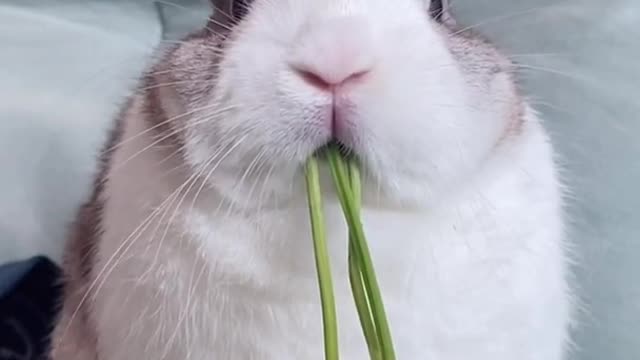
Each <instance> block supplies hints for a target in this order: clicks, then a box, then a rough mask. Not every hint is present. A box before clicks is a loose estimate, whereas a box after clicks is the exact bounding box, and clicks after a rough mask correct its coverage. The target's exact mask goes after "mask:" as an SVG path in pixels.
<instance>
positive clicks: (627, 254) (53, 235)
mask: <svg viewBox="0 0 640 360" xmlns="http://www.w3.org/2000/svg"><path fill="white" fill-rule="evenodd" d="M206 2H207V0H190V1H187V0H184V1H178V0H172V1H157V2H153V1H151V0H139V1H133V0H129V1H127V0H118V1H106V0H105V1H99V0H91V1H89V0H82V1H81V0H76V1H73V0H66V1H64V0H55V1H54V0H50V1H45V0H13V1H8V0H3V1H2V3H0V53H2V56H0V79H2V81H1V82H0V96H1V97H0V98H2V99H3V101H2V102H0V119H1V121H0V169H2V176H0V199H2V204H1V205H0V262H1V261H7V260H9V259H18V258H23V257H28V256H31V255H33V254H36V253H43V254H47V255H51V256H53V258H55V259H58V258H59V255H60V244H61V241H62V239H63V234H64V231H65V224H67V223H68V222H69V221H70V220H71V218H72V214H73V211H74V208H75V206H76V205H77V204H78V203H79V201H80V199H81V198H82V197H83V196H84V195H86V192H87V190H88V187H89V182H90V174H91V171H92V169H93V166H94V162H93V160H94V156H95V153H96V151H97V148H98V145H99V144H100V143H101V141H102V140H103V138H104V134H105V132H104V130H105V128H106V127H107V124H108V122H109V119H110V118H111V116H112V114H113V113H114V111H115V110H116V109H117V105H118V103H119V102H120V100H121V99H122V96H123V95H124V94H125V93H126V89H127V87H128V86H129V85H130V84H131V83H132V81H133V80H134V79H135V75H136V74H137V72H138V71H139V70H140V69H141V68H142V66H143V65H144V63H145V61H146V60H147V59H148V54H149V51H150V49H151V47H152V46H153V45H154V44H157V43H158V41H159V40H160V38H161V37H165V38H166V39H177V38H179V37H180V36H181V35H183V34H184V33H186V32H188V31H189V30H190V29H191V28H193V27H197V26H199V25H200V24H201V23H202V21H203V19H204V18H205V17H206V12H207V9H206V6H205V4H206ZM453 4H454V7H455V9H456V13H457V14H458V15H459V17H460V18H461V19H462V21H463V22H464V23H466V24H470V25H473V24H479V25H478V26H477V27H478V29H479V30H482V31H484V32H485V33H487V34H488V35H489V36H490V37H491V38H492V39H493V40H495V41H496V42H497V43H499V44H500V45H502V46H503V47H504V48H505V49H506V50H508V52H509V53H511V54H513V55H514V57H515V58H516V59H517V60H518V61H519V62H520V63H523V64H525V65H526V66H528V67H529V68H528V69H523V71H522V74H521V75H522V79H523V81H522V84H523V89H524V91H525V92H527V93H528V94H530V96H531V97H532V99H533V102H534V103H535V104H536V106H537V107H538V109H539V110H541V111H542V112H543V115H544V117H545V119H546V120H547V125H548V127H549V129H550V131H551V132H552V136H553V139H554V142H555V144H556V146H557V147H558V149H559V151H560V159H561V161H562V163H563V164H564V165H565V172H564V176H565V178H566V179H567V181H568V182H569V183H570V184H571V186H572V189H573V200H572V203H571V218H572V228H571V237H572V239H573V242H574V249H575V250H576V253H577V256H578V258H577V266H576V269H575V270H576V275H577V280H578V281H577V283H578V285H579V287H580V295H581V298H582V300H583V302H584V304H585V309H586V311H587V312H585V314H583V316H581V318H580V319H579V322H580V323H579V324H578V325H579V326H578V330H577V331H576V339H577V347H578V350H579V351H578V352H576V356H575V359H578V360H601V359H611V360H633V359H639V358H640V341H637V340H636V336H637V335H636V334H637V333H638V327H639V326H640V283H639V282H638V281H636V280H635V278H634V275H635V274H636V273H638V271H639V270H640V265H638V263H639V262H638V256H640V242H638V235H640V230H639V229H640V225H638V224H637V223H636V221H634V220H636V219H637V218H638V217H637V216H636V215H635V210H638V209H639V208H640V206H639V205H638V204H640V191H638V190H637V189H636V187H635V185H636V184H638V183H640V181H639V180H640V163H639V162H640V160H639V159H640V145H639V142H638V141H637V140H636V137H637V136H638V134H640V122H638V121H637V115H636V114H638V113H640V101H639V100H637V99H636V97H637V96H638V95H637V94H638V91H637V89H638V84H640V62H638V61H637V59H638V58H639V55H640V27H639V26H637V24H640V2H638V1H637V0H610V1H599V0H562V1H559V0H454V1H453ZM3 239H11V240H3Z"/></svg>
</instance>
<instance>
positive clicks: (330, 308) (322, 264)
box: [306, 157, 339, 360]
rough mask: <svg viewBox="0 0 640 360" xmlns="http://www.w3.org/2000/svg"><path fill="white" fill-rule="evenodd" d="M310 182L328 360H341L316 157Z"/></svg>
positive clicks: (308, 172)
mask: <svg viewBox="0 0 640 360" xmlns="http://www.w3.org/2000/svg"><path fill="white" fill-rule="evenodd" d="M306 181H307V194H308V195H307V196H308V201H309V213H310V216H311V233H312V236H313V246H314V254H315V260H316V269H317V273H318V283H319V285H320V301H321V305H322V320H323V321H322V322H323V330H324V350H325V359H326V360H338V359H339V351H338V325H337V316H336V305H335V297H334V294H333V282H332V280H331V270H330V264H329V253H328V251H327V244H326V233H325V226H324V217H323V212H322V194H321V191H320V175H319V170H318V162H317V160H316V159H315V158H313V157H312V158H310V159H309V160H308V162H307V165H306Z"/></svg>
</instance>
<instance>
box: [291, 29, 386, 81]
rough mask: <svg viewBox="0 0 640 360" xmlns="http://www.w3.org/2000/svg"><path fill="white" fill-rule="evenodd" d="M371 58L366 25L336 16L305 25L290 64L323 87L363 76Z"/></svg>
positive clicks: (369, 38)
mask: <svg viewBox="0 0 640 360" xmlns="http://www.w3.org/2000/svg"><path fill="white" fill-rule="evenodd" d="M374 62H375V54H374V46H373V39H372V35H371V33H370V31H369V25H368V24H367V23H366V22H365V21H364V20H363V19H361V18H357V17H337V18H332V19H328V20H325V21H323V22H320V23H315V24H313V25H311V26H309V27H308V28H306V31H305V32H304V33H302V34H301V35H300V37H299V38H298V39H297V46H296V47H295V48H294V50H293V53H292V57H291V59H290V62H289V64H290V66H291V67H292V68H293V69H294V70H295V71H296V72H297V73H298V74H299V75H300V76H302V77H303V78H304V79H305V80H306V81H307V82H308V83H310V84H312V85H314V86H316V87H318V88H322V89H326V88H333V87H335V86H337V85H342V84H344V83H347V82H351V81H352V80H357V79H360V78H362V77H364V76H365V75H367V74H368V73H369V72H371V71H372V69H373V67H374Z"/></svg>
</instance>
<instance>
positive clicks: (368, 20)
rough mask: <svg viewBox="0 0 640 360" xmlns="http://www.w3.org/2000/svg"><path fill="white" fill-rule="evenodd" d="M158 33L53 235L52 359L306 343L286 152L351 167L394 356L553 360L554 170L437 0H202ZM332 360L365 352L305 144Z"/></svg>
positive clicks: (563, 344) (565, 301) (282, 352)
mask: <svg viewBox="0 0 640 360" xmlns="http://www.w3.org/2000/svg"><path fill="white" fill-rule="evenodd" d="M211 5H212V7H213V8H214V11H213V13H212V15H211V16H210V18H209V21H208V23H207V24H206V25H205V26H204V27H203V28H202V29H201V30H199V31H196V32H195V33H193V34H190V35H189V36H187V37H186V38H184V39H183V40H182V41H179V42H176V43H174V44H170V45H168V46H164V47H161V49H159V50H158V55H157V57H158V59H157V60H155V61H153V62H152V64H150V66H149V68H148V70H147V71H146V72H145V74H144V75H142V76H141V78H140V81H139V84H138V86H137V88H136V90H135V91H134V92H133V94H132V95H131V96H130V97H128V100H127V102H126V104H124V106H123V108H122V112H121V114H120V115H119V116H118V117H117V119H115V121H114V128H113V132H112V135H111V136H110V140H109V141H108V142H107V144H106V145H105V148H104V151H102V153H101V157H100V166H99V171H98V172H97V175H96V180H95V184H94V188H93V192H92V195H91V197H90V199H89V200H88V201H87V202H86V204H85V205H84V206H82V208H81V209H80V211H79V213H78V216H77V219H76V221H75V223H74V225H73V228H72V231H71V234H70V236H69V241H68V243H67V248H66V256H65V262H64V269H65V279H64V287H65V290H64V299H63V301H62V304H61V309H60V315H59V319H58V322H57V325H56V328H55V330H54V332H53V335H52V347H51V357H52V360H89V359H91V360H130V359H153V360H160V359H170V360H184V359H186V360H210V359H243V360H250V359H256V360H257V359H260V360H276V359H277V360H289V359H290V360H293V359H295V360H311V359H320V358H322V356H323V353H324V349H323V333H322V313H321V307H320V296H319V290H318V283H317V278H316V272H315V265H314V257H313V246H312V240H311V231H310V222H309V213H308V204H307V201H306V192H305V185H304V164H305V162H306V161H307V159H308V158H309V157H310V156H312V155H314V154H316V153H317V151H318V149H322V148H323V147H325V146H327V144H338V146H340V147H341V149H342V150H343V151H345V152H347V153H349V154H351V155H352V156H354V157H355V158H356V159H357V161H358V162H359V164H360V166H361V172H362V182H363V183H362V186H363V190H362V191H363V194H362V214H361V215H362V223H363V227H364V229H365V232H366V234H367V239H368V242H369V246H370V249H371V254H372V258H373V262H374V266H375V268H376V272H377V276H378V280H379V284H380V288H381V293H382V297H383V301H384V304H385V308H386V312H387V316H388V320H389V324H390V330H391V334H392V337H393V344H394V350H395V354H396V357H397V359H399V360H422V359H424V360H470V359H474V360H516V359H517V360H561V359H565V358H566V356H567V353H568V349H569V344H570V324H571V320H572V314H573V308H574V306H573V305H572V304H573V298H574V295H573V293H574V292H573V291H572V289H571V283H570V281H569V280H568V279H569V275H570V267H569V258H570V253H569V252H568V250H567V249H568V239H567V235H566V233H567V226H566V224H567V215H566V214H565V198H566V196H565V195H566V193H567V189H568V186H567V185H566V184H565V183H564V182H563V181H562V180H561V176H560V170H561V169H560V168H559V166H558V164H557V161H556V156H555V152H554V149H553V146H552V144H551V141H550V138H549V136H548V134H547V133H546V131H545V129H544V127H543V124H542V120H541V117H540V115H539V114H538V113H537V112H536V111H535V109H534V108H533V107H532V106H531V105H530V104H529V103H528V102H527V99H526V97H525V96H524V95H523V94H522V92H521V90H520V89H519V87H518V83H517V78H516V76H515V74H514V73H515V72H514V68H515V67H514V64H513V63H512V62H511V60H510V59H509V57H508V56H506V55H505V54H503V52H501V51H500V50H499V49H498V48H497V47H496V46H495V45H493V44H492V43H491V42H490V41H489V40H487V39H486V38H484V37H483V36H482V35H480V34H477V33H476V32H475V31H474V30H473V29H471V28H465V27H464V26H462V25H459V24H458V23H457V21H456V20H455V15H454V14H453V12H452V11H450V6H449V4H448V3H447V1H441V0H394V1H388V0H305V1H301V0H254V1H250V0H236V1H233V0H212V1H211ZM321 165H322V168H321V170H322V177H323V178H322V184H323V194H324V195H323V201H324V211H325V217H326V219H325V220H326V229H327V230H326V231H327V237H328V247H329V254H330V256H331V266H332V273H333V279H334V286H335V297H336V304H337V314H338V327H339V348H340V356H341V358H342V359H346V360H357V359H368V358H369V353H368V350H367V345H366V343H365V339H364V336H363V333H362V330H361V327H360V323H359V320H358V317H357V313H356V310H355V306H354V301H353V298H352V294H351V288H350V285H349V280H348V265H347V250H348V249H347V232H348V230H347V226H346V223H345V221H344V215H343V213H342V210H341V208H340V205H339V202H338V200H337V197H336V192H335V190H334V189H333V186H332V185H331V180H330V176H329V175H327V171H326V168H327V165H326V162H325V161H324V160H321Z"/></svg>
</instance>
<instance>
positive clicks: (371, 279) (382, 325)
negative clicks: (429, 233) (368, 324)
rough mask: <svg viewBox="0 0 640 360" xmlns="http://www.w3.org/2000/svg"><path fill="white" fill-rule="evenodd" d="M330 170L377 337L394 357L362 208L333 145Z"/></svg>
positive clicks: (389, 357)
mask: <svg viewBox="0 0 640 360" xmlns="http://www.w3.org/2000/svg"><path fill="white" fill-rule="evenodd" d="M327 157H328V159H329V165H330V169H331V173H332V175H333V178H334V182H335V184H336V190H337V192H338V197H339V199H340V203H341V205H342V208H343V211H344V214H345V218H346V220H347V224H348V225H349V229H350V233H351V234H352V235H353V236H352V239H353V240H354V244H355V245H356V246H355V249H356V250H357V252H358V255H357V256H358V257H359V258H358V260H360V264H359V265H360V269H361V272H362V278H363V280H364V284H365V288H366V291H367V294H368V295H369V301H370V302H371V311H372V314H373V320H374V323H375V324H376V329H377V334H378V339H379V341H380V346H381V349H382V356H383V357H382V358H383V359H384V360H395V351H394V349H393V342H392V340H391V333H390V331H389V325H388V322H387V319H386V314H385V310H384V303H383V301H382V296H381V294H380V288H379V286H378V282H377V279H376V276H375V272H374V270H373V263H372V260H371V255H370V253H369V248H368V246H367V244H366V239H365V235H364V230H363V229H362V223H361V222H360V220H359V216H358V215H359V208H358V205H356V204H355V202H354V199H353V195H354V194H353V191H352V189H351V188H350V179H349V174H348V173H347V167H346V165H345V164H344V161H343V159H342V158H341V156H340V154H339V152H338V151H337V150H336V149H330V150H329V151H328V152H327Z"/></svg>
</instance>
